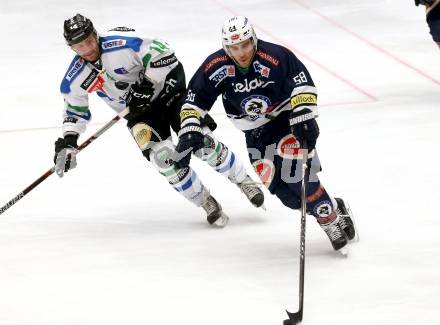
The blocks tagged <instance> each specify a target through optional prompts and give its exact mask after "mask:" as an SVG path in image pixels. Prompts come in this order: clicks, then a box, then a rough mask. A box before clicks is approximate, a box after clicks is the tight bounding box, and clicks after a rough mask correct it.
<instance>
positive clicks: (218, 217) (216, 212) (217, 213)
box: [202, 195, 229, 228]
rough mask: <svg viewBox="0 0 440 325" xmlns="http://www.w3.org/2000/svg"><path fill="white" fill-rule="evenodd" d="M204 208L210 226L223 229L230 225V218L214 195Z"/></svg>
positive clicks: (210, 196) (208, 198) (205, 203)
mask: <svg viewBox="0 0 440 325" xmlns="http://www.w3.org/2000/svg"><path fill="white" fill-rule="evenodd" d="M202 208H203V209H204V210H205V211H206V214H207V216H206V220H207V221H208V223H209V224H210V225H213V226H217V227H219V228H223V227H224V226H226V224H227V223H228V221H229V217H228V216H227V215H226V214H225V213H224V212H223V210H222V207H221V205H220V204H219V203H218V202H217V200H216V199H214V197H213V196H212V195H209V196H208V197H207V198H206V199H205V201H204V202H203V203H202Z"/></svg>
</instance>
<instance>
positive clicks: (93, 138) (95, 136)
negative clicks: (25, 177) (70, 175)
mask: <svg viewBox="0 0 440 325" xmlns="http://www.w3.org/2000/svg"><path fill="white" fill-rule="evenodd" d="M126 114H127V111H126V110H124V111H123V112H121V113H119V114H118V115H116V116H115V117H114V118H112V119H111V120H110V121H109V122H107V123H106V124H105V125H104V126H103V127H102V128H100V129H99V130H98V131H96V132H95V133H94V134H93V135H92V136H91V137H90V138H88V139H87V140H86V141H84V142H83V143H82V144H81V145H80V146H79V147H78V149H77V150H78V152H80V151H81V150H83V149H84V148H85V147H87V146H88V145H89V144H90V143H92V142H93V141H95V140H96V139H97V138H99V136H101V135H102V134H103V133H104V132H105V131H107V130H108V129H109V128H111V127H112V126H113V125H115V124H116V122H118V121H119V120H120V119H121V118H122V117H124V116H125V115H126ZM54 172H55V166H54V167H52V168H51V169H49V170H48V171H47V172H45V173H44V174H43V175H41V176H40V177H39V178H38V179H37V180H35V181H34V182H33V183H32V184H31V185H29V186H28V187H26V188H25V189H24V190H23V191H21V192H20V193H18V194H17V195H16V196H15V197H14V198H13V199H12V200H10V201H9V202H8V203H6V204H5V205H4V206H2V207H1V209H0V214H2V213H3V212H5V211H6V210H8V209H9V208H10V207H11V206H13V205H14V204H15V203H17V202H18V201H20V200H21V199H22V198H23V197H24V196H25V195H26V194H28V193H29V192H30V191H32V190H33V189H34V188H35V187H37V186H38V185H40V184H41V183H42V182H43V181H44V180H46V179H47V178H48V177H49V176H50V175H52V174H53V173H54Z"/></svg>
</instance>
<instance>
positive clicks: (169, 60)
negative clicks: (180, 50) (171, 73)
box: [151, 53, 177, 68]
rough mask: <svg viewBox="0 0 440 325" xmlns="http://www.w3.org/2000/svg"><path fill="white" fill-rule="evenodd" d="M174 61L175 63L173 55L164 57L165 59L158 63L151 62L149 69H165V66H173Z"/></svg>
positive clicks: (175, 59)
mask: <svg viewBox="0 0 440 325" xmlns="http://www.w3.org/2000/svg"><path fill="white" fill-rule="evenodd" d="M176 61H177V58H176V56H175V55H174V53H173V54H171V55H168V56H165V57H163V58H161V59H159V60H158V61H155V62H151V67H152V68H162V67H166V66H167V65H170V64H173V63H174V62H176Z"/></svg>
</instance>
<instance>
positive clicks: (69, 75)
mask: <svg viewBox="0 0 440 325" xmlns="http://www.w3.org/2000/svg"><path fill="white" fill-rule="evenodd" d="M83 63H84V59H83V58H79V59H78V61H76V62H75V64H74V65H73V67H72V69H70V70H69V72H67V75H66V79H67V80H68V81H70V80H71V79H72V77H73V76H74V75H75V73H76V72H78V69H79V68H81V66H82V65H83Z"/></svg>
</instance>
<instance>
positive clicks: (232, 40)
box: [222, 16, 257, 56]
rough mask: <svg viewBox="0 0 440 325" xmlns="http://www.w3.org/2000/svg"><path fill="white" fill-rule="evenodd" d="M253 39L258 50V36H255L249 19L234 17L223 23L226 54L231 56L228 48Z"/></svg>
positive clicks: (223, 43) (223, 40) (223, 41)
mask: <svg viewBox="0 0 440 325" xmlns="http://www.w3.org/2000/svg"><path fill="white" fill-rule="evenodd" d="M250 38H251V39H252V41H253V43H254V48H255V50H256V49H257V35H256V34H255V31H254V28H253V27H252V24H251V23H250V22H249V19H247V18H246V17H242V16H237V17H232V18H230V19H228V20H226V21H225V22H224V23H223V27H222V46H223V49H224V50H225V52H226V53H227V54H228V55H229V56H231V54H230V52H229V49H228V46H229V45H234V44H238V43H241V42H244V41H246V40H248V39H250Z"/></svg>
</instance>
